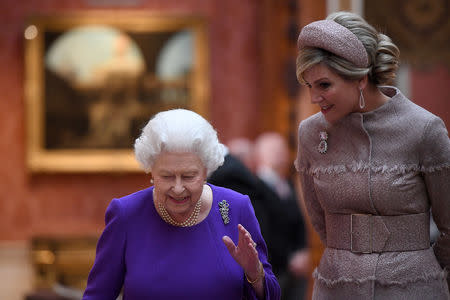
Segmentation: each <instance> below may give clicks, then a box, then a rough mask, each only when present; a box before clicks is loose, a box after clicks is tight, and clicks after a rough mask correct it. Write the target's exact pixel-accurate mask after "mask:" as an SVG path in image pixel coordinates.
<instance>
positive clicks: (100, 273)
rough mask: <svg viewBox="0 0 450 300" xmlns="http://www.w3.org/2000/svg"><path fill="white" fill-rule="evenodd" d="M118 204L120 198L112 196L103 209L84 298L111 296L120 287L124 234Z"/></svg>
mask: <svg viewBox="0 0 450 300" xmlns="http://www.w3.org/2000/svg"><path fill="white" fill-rule="evenodd" d="M120 205H121V203H120V201H119V200H117V199H114V200H113V201H111V203H110V205H109V206H108V208H107V210H106V215H105V225H106V226H105V229H104V231H103V233H102V235H101V237H100V239H99V241H98V244H97V254H96V257H95V262H94V266H93V267H92V269H91V272H90V273H89V277H88V281H87V287H86V290H85V292H84V295H83V300H88V299H102V300H104V299H111V300H114V299H116V298H117V296H118V295H119V293H120V290H121V288H122V285H123V280H124V274H125V262H124V252H125V239H126V235H125V226H124V224H123V223H124V221H123V218H122V217H121V212H122V211H121V207H120Z"/></svg>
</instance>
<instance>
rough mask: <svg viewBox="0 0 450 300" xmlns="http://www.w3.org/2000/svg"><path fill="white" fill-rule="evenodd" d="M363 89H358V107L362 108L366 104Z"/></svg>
mask: <svg viewBox="0 0 450 300" xmlns="http://www.w3.org/2000/svg"><path fill="white" fill-rule="evenodd" d="M362 91H363V90H362V89H359V108H361V109H363V108H364V107H365V106H366V102H365V101H364V96H363V92H362Z"/></svg>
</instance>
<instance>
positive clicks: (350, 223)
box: [325, 212, 430, 253]
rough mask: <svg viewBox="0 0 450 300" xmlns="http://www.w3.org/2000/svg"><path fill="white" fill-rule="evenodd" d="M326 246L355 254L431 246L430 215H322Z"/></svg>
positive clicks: (408, 249) (410, 249)
mask: <svg viewBox="0 0 450 300" xmlns="http://www.w3.org/2000/svg"><path fill="white" fill-rule="evenodd" d="M325 222H326V231H327V247H330V248H337V249H344V250H350V251H352V252H356V253H373V252H392V251H414V250H421V249H427V248H429V247H430V216H429V213H428V212H427V213H418V214H408V215H397V216H379V215H370V214H330V213H326V214H325Z"/></svg>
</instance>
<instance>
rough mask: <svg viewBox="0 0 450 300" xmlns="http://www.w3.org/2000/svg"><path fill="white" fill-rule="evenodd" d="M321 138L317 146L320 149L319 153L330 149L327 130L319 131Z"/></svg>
mask: <svg viewBox="0 0 450 300" xmlns="http://www.w3.org/2000/svg"><path fill="white" fill-rule="evenodd" d="M319 138H320V143H319V146H318V147H317V150H318V151H319V153H321V154H325V153H326V152H327V150H328V143H327V140H328V133H327V132H326V131H321V132H320V133H319Z"/></svg>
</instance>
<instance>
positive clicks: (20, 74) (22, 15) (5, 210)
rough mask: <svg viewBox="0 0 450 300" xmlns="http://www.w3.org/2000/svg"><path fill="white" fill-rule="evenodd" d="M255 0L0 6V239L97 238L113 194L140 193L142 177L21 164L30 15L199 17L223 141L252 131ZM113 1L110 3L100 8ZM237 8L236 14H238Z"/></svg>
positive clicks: (256, 72) (255, 120)
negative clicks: (37, 170) (39, 170)
mask: <svg viewBox="0 0 450 300" xmlns="http://www.w3.org/2000/svg"><path fill="white" fill-rule="evenodd" d="M259 2H260V1H259V0H251V1H240V0H227V1H221V0H214V1H211V0H186V1H178V0H160V1H144V0H142V1H97V0H84V1H82V0H70V1H69V0H53V1H52V0H47V1H42V0H40V1H32V0H28V1H2V2H0V19H1V20H2V22H1V23H2V27H1V28H0V65H1V66H2V68H1V69H0V91H1V98H0V136H1V137H2V139H1V141H0V157H1V163H0V178H1V180H0V240H26V239H29V238H30V237H32V236H36V235H71V234H75V235H79V234H91V233H98V232H99V231H100V230H101V228H102V226H103V217H104V211H105V208H106V206H107V204H108V203H109V201H110V200H111V199H112V198H113V197H120V196H123V195H126V194H129V193H131V192H133V191H136V190H139V189H143V188H145V187H147V186H148V184H149V177H148V176H147V175H145V174H143V173H137V174H128V173H114V174H111V173H103V174H70V173H69V174H57V173H55V174H31V173H30V172H28V170H27V167H26V165H25V151H26V135H25V124H26V122H27V120H26V118H25V100H24V95H23V94H24V59H23V58H24V39H23V31H24V29H25V21H26V19H27V17H28V16H30V15H35V14H47V15H49V14H50V15H51V14H62V13H67V12H74V11H86V10H88V11H96V10H97V11H98V10H101V11H105V10H106V11H108V12H111V13H112V14H120V13H121V11H122V10H127V11H133V10H136V11H139V12H141V13H142V12H146V11H148V12H149V13H162V14H178V15H180V14H181V15H197V16H202V17H204V18H205V19H206V20H207V22H208V38H209V47H210V90H211V97H210V106H209V107H210V109H209V116H208V118H209V119H210V120H211V122H212V123H213V125H214V126H215V127H216V128H217V130H218V132H219V137H220V139H221V140H223V141H226V140H228V139H230V138H231V137H234V136H248V137H254V136H255V135H256V134H257V132H258V130H259V129H258V126H259V124H260V123H259V115H258V109H259V108H258V101H259V98H260V97H261V95H260V91H259V82H260V76H261V71H260V66H261V63H260V59H261V57H260V39H259V24H260V17H261V14H260V6H259ZM105 3H109V4H111V3H113V4H116V5H115V6H104V4H105ZM236 7H239V9H236Z"/></svg>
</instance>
